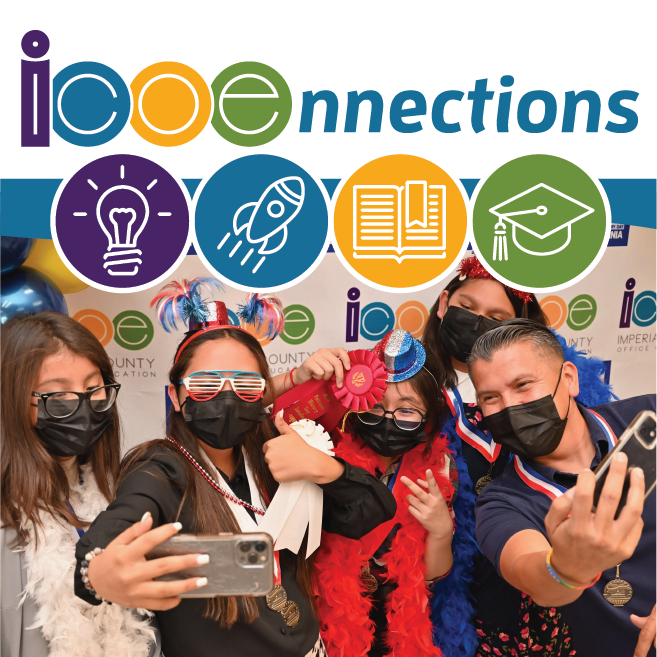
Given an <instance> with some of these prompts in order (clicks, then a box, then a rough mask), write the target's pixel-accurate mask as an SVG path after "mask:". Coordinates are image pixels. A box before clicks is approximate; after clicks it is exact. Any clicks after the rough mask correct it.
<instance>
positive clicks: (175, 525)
mask: <svg viewBox="0 0 657 657" xmlns="http://www.w3.org/2000/svg"><path fill="white" fill-rule="evenodd" d="M173 528H174V529H175V530H176V531H177V532H179V531H180V530H181V529H182V523H181V522H174V523H173Z"/></svg>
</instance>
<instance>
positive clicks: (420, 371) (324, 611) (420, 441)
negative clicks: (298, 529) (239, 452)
mask: <svg viewBox="0 0 657 657" xmlns="http://www.w3.org/2000/svg"><path fill="white" fill-rule="evenodd" d="M373 354H374V355H375V356H376V357H377V358H378V359H380V361H381V364H382V365H383V366H384V368H385V370H384V371H385V379H386V380H387V389H386V391H385V393H384V394H383V397H382V399H381V401H380V402H379V403H378V404H376V405H374V406H373V407H372V408H370V409H369V410H367V411H359V412H356V413H354V412H351V411H350V412H348V413H347V414H346V415H345V416H344V418H343V420H342V426H341V429H336V431H334V433H333V434H332V435H333V442H334V443H335V445H336V448H335V449H336V455H339V456H341V457H342V458H344V459H345V460H347V461H349V462H350V463H354V464H356V465H359V466H361V467H362V468H364V469H365V470H367V471H368V472H370V473H372V474H374V475H375V476H377V477H378V478H379V479H380V480H381V481H382V482H383V483H385V484H386V485H387V486H388V487H389V488H390V489H391V491H392V493H393V495H394V497H395V499H396V501H397V513H396V515H395V517H394V519H393V520H391V521H390V522H387V523H385V524H383V525H381V526H380V527H377V528H376V529H375V530H374V531H372V532H371V533H369V534H367V535H366V536H364V537H363V538H362V539H361V540H358V541H354V540H346V539H344V538H342V537H340V536H336V535H332V536H330V535H325V536H324V537H323V539H322V545H321V546H320V549H319V553H318V556H317V560H316V571H317V581H318V593H319V597H318V603H319V608H320V622H321V627H322V636H323V638H324V640H325V643H326V646H327V650H328V654H329V657H332V656H333V655H365V654H367V655H369V656H370V657H382V656H383V655H394V656H395V657H429V656H432V657H433V656H435V657H438V656H439V655H461V654H465V652H466V651H467V650H468V649H469V648H472V647H474V646H475V645H476V634H475V631H474V628H473V626H472V624H471V623H470V618H471V616H472V607H471V604H470V600H469V591H468V586H469V584H468V572H467V569H468V568H469V565H470V563H471V561H472V558H473V554H474V551H475V550H476V545H475V544H474V542H473V541H472V538H471V536H472V534H473V532H474V518H473V503H472V501H471V500H468V498H467V493H466V492H463V491H462V490H461V488H460V486H459V474H460V473H459V469H460V467H459V464H458V463H457V462H456V460H455V459H454V458H453V456H452V454H451V453H450V452H449V449H448V444H447V441H446V440H445V438H444V436H442V435H441V433H442V426H443V422H444V419H445V411H446V406H445V404H444V403H438V404H437V403H436V398H437V397H438V396H439V394H440V391H439V387H438V383H437V381H436V379H435V378H434V376H433V375H432V374H431V372H430V371H429V370H428V369H426V367H424V364H425V350H424V348H423V346H422V344H421V343H420V342H419V341H418V340H415V339H413V337H412V336H411V334H410V333H408V332H407V331H404V330H401V329H397V330H394V331H391V332H390V333H389V334H388V335H386V336H385V337H384V339H383V340H382V341H381V342H380V343H378V344H377V345H376V346H375V347H374V349H373ZM320 422H321V418H320Z"/></svg>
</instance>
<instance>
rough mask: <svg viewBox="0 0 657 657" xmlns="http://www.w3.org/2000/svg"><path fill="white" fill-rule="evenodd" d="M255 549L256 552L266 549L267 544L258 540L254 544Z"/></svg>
mask: <svg viewBox="0 0 657 657" xmlns="http://www.w3.org/2000/svg"><path fill="white" fill-rule="evenodd" d="M255 549H256V550H257V551H258V552H264V551H265V550H266V549H267V544H266V543H263V542H258V543H256V544H255Z"/></svg>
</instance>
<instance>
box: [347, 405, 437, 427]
mask: <svg viewBox="0 0 657 657" xmlns="http://www.w3.org/2000/svg"><path fill="white" fill-rule="evenodd" d="M387 415H392V419H393V421H394V423H395V424H396V425H397V426H398V427H399V428H400V429H402V430H403V431H413V429H417V428H418V427H419V426H420V425H421V424H422V423H423V422H424V421H425V420H426V419H427V416H426V415H423V414H422V413H420V411H418V410H416V409H414V408H397V409H395V410H394V411H386V410H385V408H383V406H379V404H377V405H376V406H374V408H371V409H370V410H369V411H365V412H364V413H359V414H358V419H359V420H360V421H361V422H362V423H363V424H369V425H375V424H379V423H380V422H382V421H383V418H384V417H386V416H387Z"/></svg>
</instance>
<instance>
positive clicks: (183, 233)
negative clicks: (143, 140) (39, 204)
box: [51, 153, 191, 292]
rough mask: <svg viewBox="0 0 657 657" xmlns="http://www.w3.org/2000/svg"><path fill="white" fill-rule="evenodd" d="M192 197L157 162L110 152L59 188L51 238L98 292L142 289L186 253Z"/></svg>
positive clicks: (70, 265) (172, 268) (68, 262)
mask: <svg viewBox="0 0 657 657" xmlns="http://www.w3.org/2000/svg"><path fill="white" fill-rule="evenodd" d="M190 227H191V226H190V220H189V194H187V193H186V190H185V188H184V187H183V186H182V184H181V183H180V182H178V181H177V180H176V179H175V178H174V177H173V176H172V175H171V174H170V173H169V172H168V171H166V170H165V169H163V168H162V167H161V166H160V165H159V164H156V163H155V162H152V161H151V160H147V159H146V158H144V157H139V156H137V155H127V154H125V153H124V154H119V155H106V156H104V157H100V158H98V159H97V160H94V161H93V162H90V163H89V164H87V165H85V166H84V167H82V169H80V170H79V171H78V172H77V173H75V174H73V175H72V176H71V177H70V178H69V180H67V181H66V182H65V183H63V184H62V185H61V186H60V187H59V188H58V190H57V195H56V196H55V200H54V201H53V205H52V211H51V230H52V235H53V242H54V243H55V247H56V248H57V252H58V253H59V256H60V257H61V259H62V260H63V261H64V263H65V264H66V266H67V267H68V268H69V269H70V270H71V272H73V273H74V274H75V275H76V276H77V277H78V278H80V279H81V280H83V281H85V282H87V283H89V285H93V286H95V287H97V288H98V289H100V290H107V291H109V292H133V291H135V292H136V291H140V290H145V289H147V288H148V287H150V286H151V285H155V284H156V283H159V282H160V281H161V280H164V278H165V277H166V276H168V275H169V274H171V273H172V272H173V271H175V269H176V267H178V265H179V264H180V263H181V262H182V261H183V259H184V257H185V254H186V253H187V252H188V250H189V242H190Z"/></svg>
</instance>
